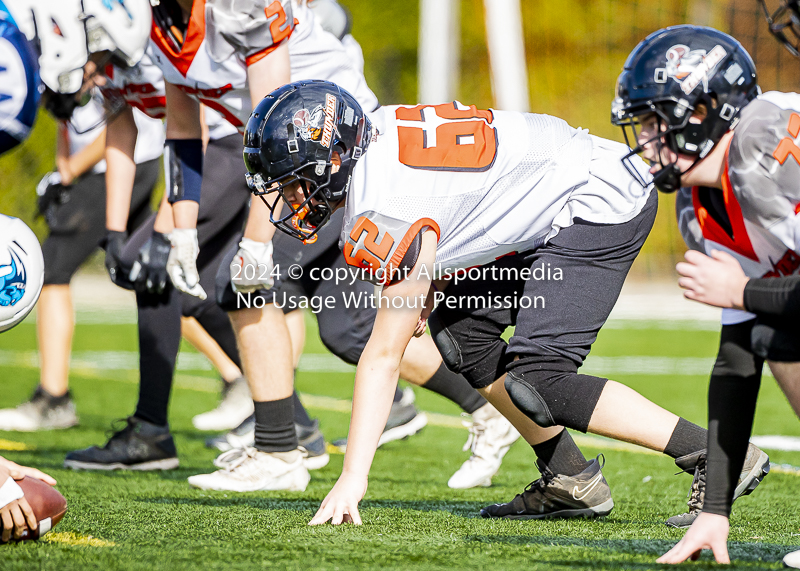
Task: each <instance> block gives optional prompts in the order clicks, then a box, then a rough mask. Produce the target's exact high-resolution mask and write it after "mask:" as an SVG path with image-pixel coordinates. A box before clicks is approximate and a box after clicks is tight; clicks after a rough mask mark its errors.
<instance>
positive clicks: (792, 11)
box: [758, 0, 800, 57]
mask: <svg viewBox="0 0 800 571" xmlns="http://www.w3.org/2000/svg"><path fill="white" fill-rule="evenodd" d="M758 3H759V4H760V5H761V9H762V10H763V11H764V17H765V18H766V19H767V24H769V31H770V33H771V34H772V35H773V36H775V38H776V39H777V40H778V41H779V42H781V43H782V44H783V45H784V47H785V48H786V49H787V50H789V52H790V53H791V54H792V55H793V56H795V57H800V2H798V1H797V0H781V2H780V6H778V7H777V8H776V9H775V10H772V11H770V9H769V8H768V7H767V2H766V0H758Z"/></svg>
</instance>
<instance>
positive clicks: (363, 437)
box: [310, 231, 436, 525]
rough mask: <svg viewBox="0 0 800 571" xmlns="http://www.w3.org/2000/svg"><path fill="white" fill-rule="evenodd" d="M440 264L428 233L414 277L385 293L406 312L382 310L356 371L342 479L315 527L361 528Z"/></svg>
mask: <svg viewBox="0 0 800 571" xmlns="http://www.w3.org/2000/svg"><path fill="white" fill-rule="evenodd" d="M435 259H436V233H435V232H433V231H428V232H425V234H424V235H423V236H422V248H421V250H420V254H419V257H418V258H417V263H416V265H415V266H414V270H413V272H412V273H411V275H410V276H409V277H408V278H406V279H405V280H403V281H401V282H399V283H397V284H394V285H390V286H387V287H385V288H384V290H383V292H382V296H383V297H384V298H388V300H389V301H391V302H394V300H398V303H397V305H398V306H401V307H400V308H399V309H397V308H395V307H387V303H386V301H387V300H386V299H384V301H383V302H382V305H381V307H379V309H378V314H377V316H376V318H375V324H374V325H373V327H372V334H371V335H370V338H369V341H368V342H367V346H366V347H365V348H364V352H363V353H362V355H361V359H360V360H359V362H358V368H357V369H356V381H355V389H354V390H353V414H352V417H351V419H350V430H349V433H348V436H347V452H346V453H345V457H344V468H343V469H342V475H341V476H340V477H339V480H338V481H337V482H336V485H335V486H334V487H333V489H332V490H331V492H330V493H329V494H328V496H327V497H326V498H325V500H324V501H323V502H322V506H321V507H320V509H319V510H318V511H317V513H316V515H315V516H314V519H312V520H311V522H310V524H311V525H317V524H322V523H325V522H327V521H328V520H332V523H333V524H339V523H342V521H343V518H344V514H349V515H350V516H351V517H352V519H353V522H354V523H357V524H360V523H361V517H360V515H359V513H358V502H359V501H361V498H363V497H364V493H365V492H366V489H367V475H368V474H369V469H370V466H371V465H372V459H373V458H374V457H375V450H376V449H377V448H378V440H379V439H380V436H381V432H383V428H384V427H385V426H386V420H387V419H388V418H389V410H390V409H391V406H392V395H393V394H394V389H395V387H396V386H397V379H398V377H399V375H400V360H401V359H402V357H403V353H404V352H405V349H406V346H407V345H408V342H409V341H410V340H411V336H412V335H413V334H414V329H415V328H416V325H417V321H418V319H419V316H420V312H421V308H422V304H423V300H424V299H425V297H426V296H427V294H428V290H429V288H430V285H431V278H430V277H431V276H432V275H433V263H434V260H435ZM423 268H424V270H425V271H424V272H423V271H422V270H423ZM398 298H399V299H398ZM400 301H402V303H400ZM388 305H390V306H393V305H394V303H390V304H388ZM415 305H416V307H414V306H415Z"/></svg>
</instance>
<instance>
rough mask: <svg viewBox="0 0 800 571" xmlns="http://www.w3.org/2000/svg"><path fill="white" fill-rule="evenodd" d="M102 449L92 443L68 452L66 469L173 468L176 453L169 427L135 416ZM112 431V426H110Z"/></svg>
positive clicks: (125, 420)
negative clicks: (90, 445) (89, 446)
mask: <svg viewBox="0 0 800 571" xmlns="http://www.w3.org/2000/svg"><path fill="white" fill-rule="evenodd" d="M124 422H125V423H126V424H125V426H124V427H123V428H122V429H121V430H118V431H116V432H114V433H113V434H112V435H111V437H110V438H109V439H108V442H106V445H105V446H103V447H102V448H99V447H97V446H92V447H91V448H86V449H84V450H75V451H73V452H70V453H69V454H67V457H66V459H65V460H64V467H65V468H72V469H74V470H172V469H173V468H177V467H178V453H177V451H176V450H175V441H174V440H173V439H172V435H171V434H170V433H169V427H167V426H157V425H155V424H151V423H149V422H146V421H144V420H140V419H138V418H136V417H135V416H131V417H128V418H126V419H124ZM112 430H113V429H112Z"/></svg>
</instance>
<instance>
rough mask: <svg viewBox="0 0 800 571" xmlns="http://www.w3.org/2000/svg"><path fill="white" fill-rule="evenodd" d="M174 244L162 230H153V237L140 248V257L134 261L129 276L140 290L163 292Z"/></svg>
mask: <svg viewBox="0 0 800 571" xmlns="http://www.w3.org/2000/svg"><path fill="white" fill-rule="evenodd" d="M171 249H172V244H171V243H170V241H169V238H167V236H166V235H165V234H162V233H161V232H155V231H154V232H153V237H152V238H150V239H149V240H148V241H147V242H145V243H144V246H142V247H141V249H140V250H139V259H138V260H136V261H135V262H134V263H133V268H131V273H130V275H129V276H128V278H129V279H130V281H131V282H132V283H133V287H134V288H136V291H138V292H142V293H144V292H148V293H157V294H158V293H162V292H163V291H164V288H165V287H166V286H167V259H168V258H169V252H170V250H171Z"/></svg>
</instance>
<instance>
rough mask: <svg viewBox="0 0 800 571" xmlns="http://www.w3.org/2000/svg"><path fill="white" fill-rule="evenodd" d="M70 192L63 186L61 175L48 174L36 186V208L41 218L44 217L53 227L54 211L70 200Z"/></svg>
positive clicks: (56, 173)
mask: <svg viewBox="0 0 800 571" xmlns="http://www.w3.org/2000/svg"><path fill="white" fill-rule="evenodd" d="M68 192H69V191H68V189H67V187H66V186H64V185H63V184H61V175H59V174H58V172H49V173H47V174H46V175H44V176H43V177H42V180H40V181H39V184H37V185H36V195H37V198H36V206H37V207H38V210H39V216H44V217H45V219H46V220H47V223H48V224H50V225H51V226H52V223H51V217H52V215H53V214H54V212H53V210H54V209H55V208H56V207H57V206H59V205H61V204H63V203H65V202H67V200H69V194H68Z"/></svg>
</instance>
